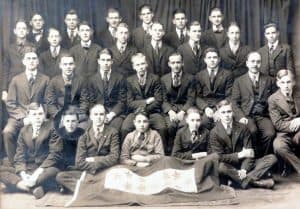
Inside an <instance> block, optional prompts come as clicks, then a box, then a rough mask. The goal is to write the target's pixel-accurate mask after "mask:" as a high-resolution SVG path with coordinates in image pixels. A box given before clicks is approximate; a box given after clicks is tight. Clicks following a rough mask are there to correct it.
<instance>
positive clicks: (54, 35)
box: [48, 30, 61, 47]
mask: <svg viewBox="0 0 300 209" xmlns="http://www.w3.org/2000/svg"><path fill="white" fill-rule="evenodd" d="M60 41H61V36H60V34H59V32H58V31H57V30H51V31H50V32H49V35H48V42H49V44H50V46H53V47H57V46H58V45H59V44H60Z"/></svg>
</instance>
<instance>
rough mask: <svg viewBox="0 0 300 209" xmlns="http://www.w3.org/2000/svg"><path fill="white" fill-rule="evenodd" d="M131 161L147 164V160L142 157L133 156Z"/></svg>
mask: <svg viewBox="0 0 300 209" xmlns="http://www.w3.org/2000/svg"><path fill="white" fill-rule="evenodd" d="M131 159H132V160H134V161H136V162H148V158H146V157H145V156H143V155H133V156H132V157H131Z"/></svg>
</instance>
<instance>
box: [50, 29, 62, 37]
mask: <svg viewBox="0 0 300 209" xmlns="http://www.w3.org/2000/svg"><path fill="white" fill-rule="evenodd" d="M51 31H57V32H58V34H59V35H60V31H59V30H58V29H56V28H53V27H50V28H49V29H48V36H47V37H49V35H50V32H51ZM60 36H61V35H60Z"/></svg>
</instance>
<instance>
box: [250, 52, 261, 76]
mask: <svg viewBox="0 0 300 209" xmlns="http://www.w3.org/2000/svg"><path fill="white" fill-rule="evenodd" d="M246 66H247V67H248V70H249V72H251V73H254V74H256V73H258V72H259V69H260V66H261V56H260V54H259V53H251V54H250V55H249V57H248V59H247V61H246Z"/></svg>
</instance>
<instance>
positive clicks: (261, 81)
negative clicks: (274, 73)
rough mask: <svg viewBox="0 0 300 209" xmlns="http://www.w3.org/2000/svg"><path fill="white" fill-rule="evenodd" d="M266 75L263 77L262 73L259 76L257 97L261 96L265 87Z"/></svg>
mask: <svg viewBox="0 0 300 209" xmlns="http://www.w3.org/2000/svg"><path fill="white" fill-rule="evenodd" d="M266 82H267V81H266V77H264V76H263V75H260V76H259V98H261V97H262V95H263V93H264V91H265V88H266Z"/></svg>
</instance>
